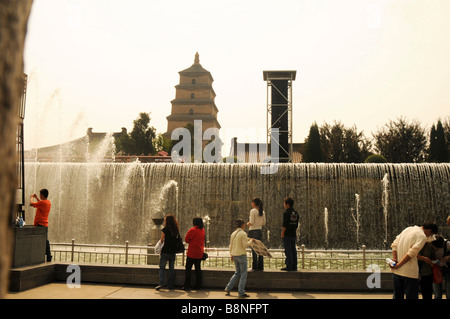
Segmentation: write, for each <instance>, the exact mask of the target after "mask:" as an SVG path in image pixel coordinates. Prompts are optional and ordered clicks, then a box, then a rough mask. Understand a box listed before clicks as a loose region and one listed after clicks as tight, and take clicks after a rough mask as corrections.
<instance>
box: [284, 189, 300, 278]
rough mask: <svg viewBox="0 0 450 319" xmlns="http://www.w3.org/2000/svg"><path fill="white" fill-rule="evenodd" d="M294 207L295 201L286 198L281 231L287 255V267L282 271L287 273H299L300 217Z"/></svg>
mask: <svg viewBox="0 0 450 319" xmlns="http://www.w3.org/2000/svg"><path fill="white" fill-rule="evenodd" d="M293 206H294V200H293V199H292V198H290V197H286V198H285V199H284V209H285V211H284V213H283V228H282V229H281V239H282V240H283V245H284V254H285V255H286V261H285V263H286V267H285V268H281V270H286V271H297V249H296V238H297V227H298V220H299V216H298V213H297V212H296V211H295V210H294V208H293Z"/></svg>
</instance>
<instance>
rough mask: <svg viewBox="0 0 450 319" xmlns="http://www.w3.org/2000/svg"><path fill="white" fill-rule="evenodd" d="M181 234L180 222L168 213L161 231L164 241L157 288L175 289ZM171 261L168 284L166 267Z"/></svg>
mask: <svg viewBox="0 0 450 319" xmlns="http://www.w3.org/2000/svg"><path fill="white" fill-rule="evenodd" d="M179 235H180V228H179V227H178V222H177V220H176V218H175V216H173V215H167V216H166V217H165V218H164V228H163V229H162V233H161V243H164V246H163V248H162V249H161V257H160V259H159V285H158V286H156V288H155V289H156V290H160V289H161V288H165V287H167V288H169V289H173V287H174V284H175V258H176V244H177V237H178V236H179ZM167 262H169V278H168V281H167V284H166V276H165V269H166V264H167Z"/></svg>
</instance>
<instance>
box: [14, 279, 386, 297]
mask: <svg viewBox="0 0 450 319" xmlns="http://www.w3.org/2000/svg"><path fill="white" fill-rule="evenodd" d="M247 293H248V294H249V295H250V297H249V298H246V300H248V299H268V300H269V299H392V293H387V292H384V293H377V292H374V293H350V292H345V293H339V292H303V291H247ZM6 299H225V300H235V299H238V294H237V291H232V293H231V295H230V296H225V292H224V291H222V290H217V289H215V290H210V289H204V290H198V291H196V290H192V291H190V292H186V291H183V290H181V289H173V290H168V289H161V290H160V291H156V290H155V288H154V287H153V286H134V285H105V284H87V283H82V284H81V285H80V288H69V287H68V286H67V285H66V283H64V282H55V283H50V284H47V285H44V286H41V287H37V288H33V289H29V290H26V291H23V292H17V293H16V292H10V293H8V294H7V295H6Z"/></svg>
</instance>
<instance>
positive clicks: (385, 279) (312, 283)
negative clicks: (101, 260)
mask: <svg viewBox="0 0 450 319" xmlns="http://www.w3.org/2000/svg"><path fill="white" fill-rule="evenodd" d="M69 265H70V263H47V264H42V265H36V266H29V267H24V268H17V269H12V270H11V275H10V291H14V292H18V291H24V290H27V289H31V288H34V287H38V286H41V285H45V284H48V283H51V282H54V281H62V282H65V281H67V278H68V277H69V276H70V275H71V274H72V272H67V267H68V266H69ZM78 265H79V266H80V271H81V282H82V283H83V282H84V283H108V284H126V285H127V284H129V285H146V286H156V285H157V284H158V278H159V268H158V266H155V265H148V266H147V265H108V264H78ZM175 272H176V281H175V285H176V286H178V287H181V286H183V284H184V272H185V270H184V268H183V267H176V269H175ZM233 273H234V270H233V269H230V268H205V269H203V270H202V274H203V288H205V289H223V288H224V287H225V286H226V284H227V283H228V281H229V280H230V278H231V276H232V275H233ZM370 275H371V273H369V272H365V271H343V270H300V271H297V272H285V271H281V270H268V271H263V272H249V273H248V277H247V278H248V280H247V285H246V287H247V289H248V290H269V291H286V290H288V291H289V290H292V291H330V292H331V291H340V292H369V291H370V292H374V291H378V292H384V291H393V284H392V274H391V273H390V272H389V271H383V272H381V273H380V283H381V288H373V289H370V288H368V287H367V279H368V277H369V276H370ZM192 277H193V278H192V279H193V280H194V278H195V272H194V270H193V275H192ZM236 288H237V287H236Z"/></svg>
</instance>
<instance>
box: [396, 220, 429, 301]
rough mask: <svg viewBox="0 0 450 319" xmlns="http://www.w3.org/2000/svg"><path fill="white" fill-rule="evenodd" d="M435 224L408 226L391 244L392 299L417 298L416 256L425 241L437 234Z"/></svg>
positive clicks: (417, 270) (417, 274) (417, 267)
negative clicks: (393, 263) (393, 262)
mask: <svg viewBox="0 0 450 319" xmlns="http://www.w3.org/2000/svg"><path fill="white" fill-rule="evenodd" d="M437 232H438V227H437V226H436V224H432V223H426V224H424V225H423V226H420V227H419V226H410V227H407V228H405V229H404V230H403V231H402V232H401V233H400V234H399V235H398V236H397V237H396V238H395V240H394V241H393V243H392V244H391V248H392V260H393V261H395V263H396V264H395V265H394V266H390V267H391V271H392V273H393V282H394V299H404V297H405V295H406V299H418V298H419V264H418V260H417V255H418V254H419V252H420V250H421V249H422V248H423V246H424V245H425V243H426V242H427V241H429V242H431V241H433V240H435V237H434V236H433V235H434V234H437Z"/></svg>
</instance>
